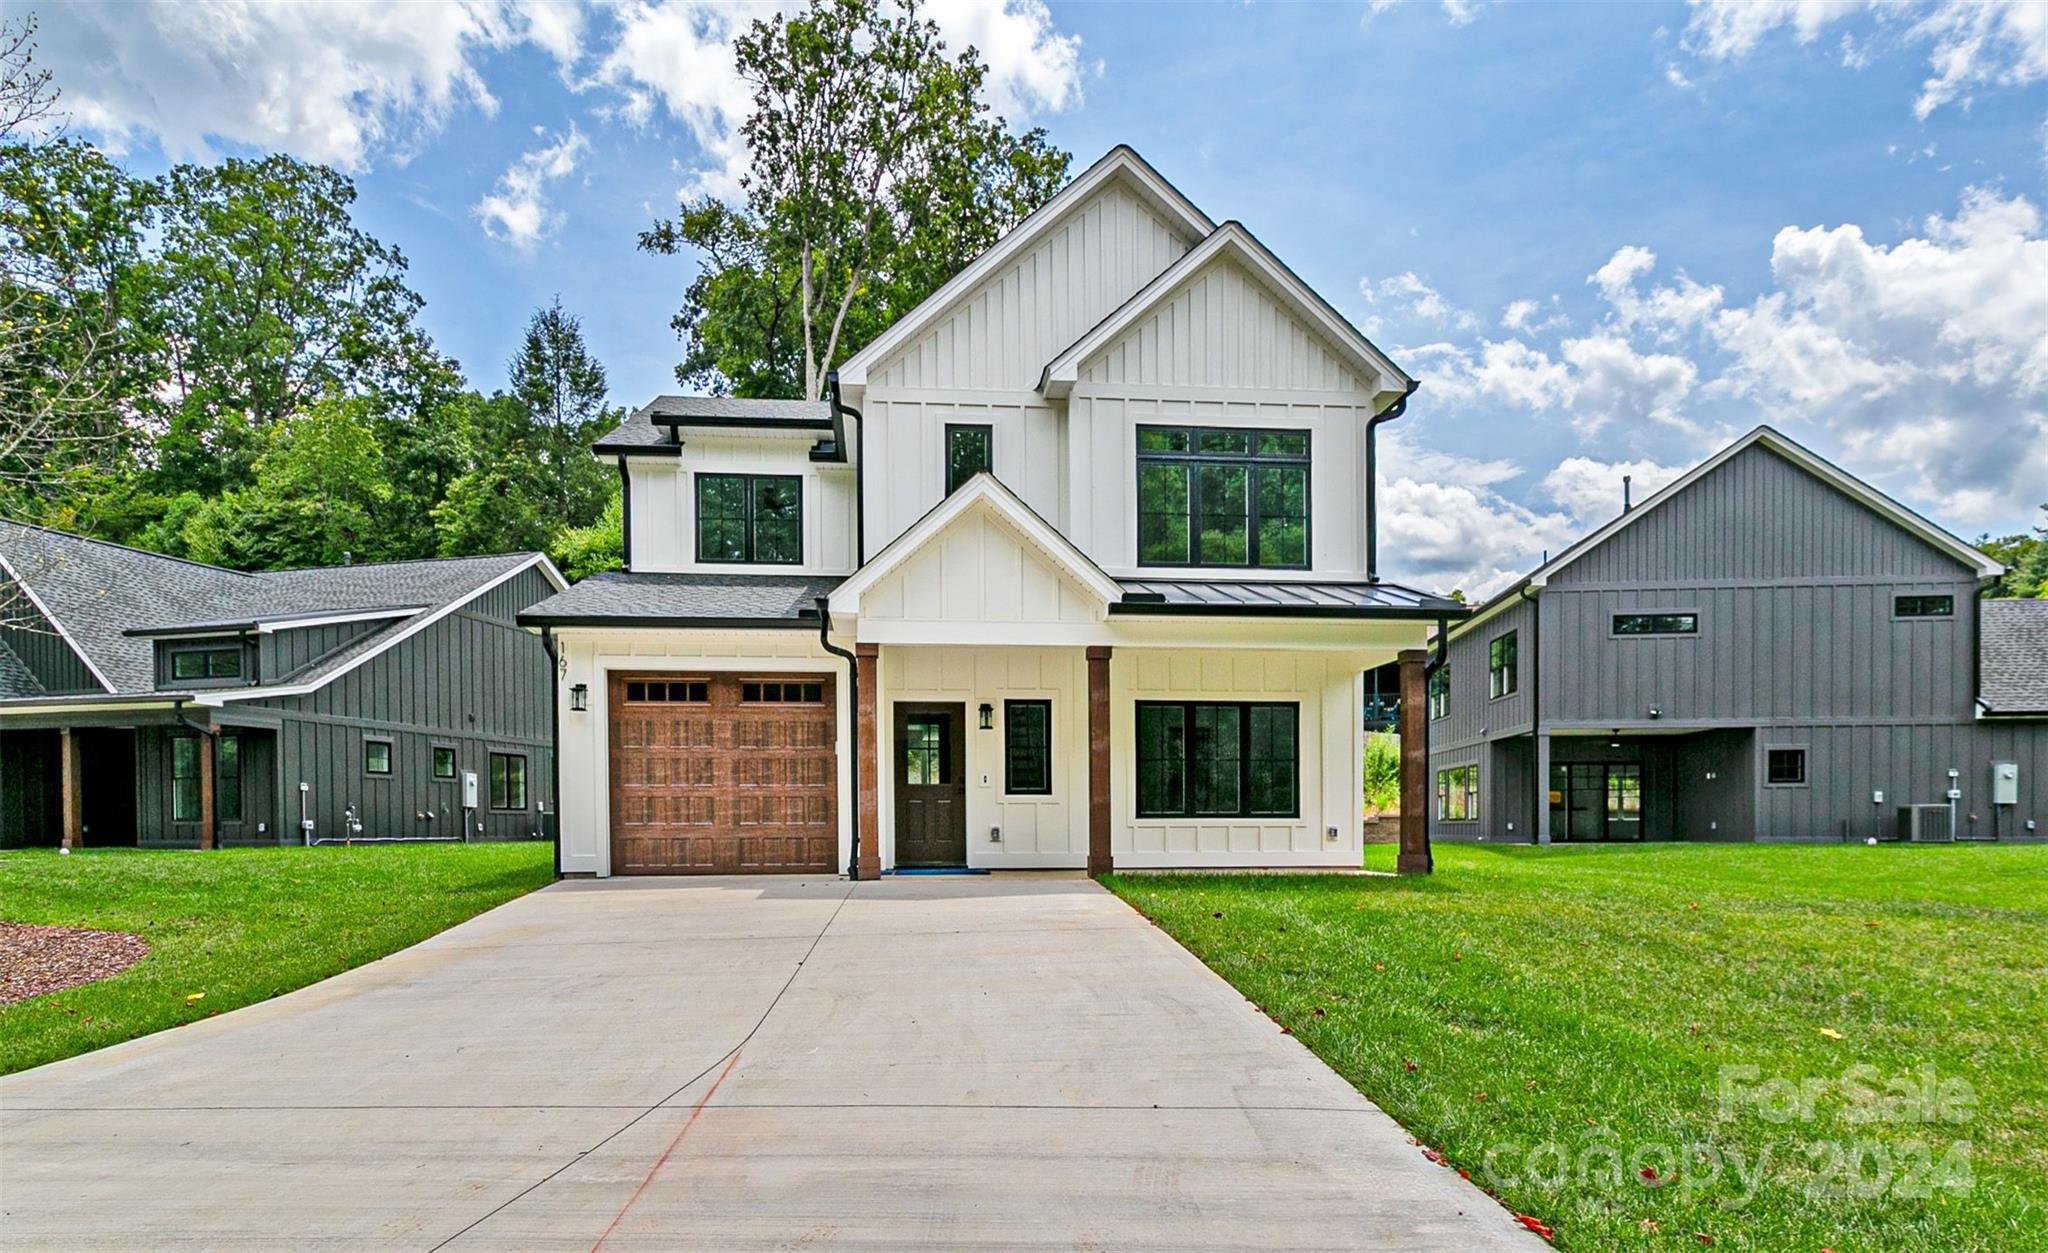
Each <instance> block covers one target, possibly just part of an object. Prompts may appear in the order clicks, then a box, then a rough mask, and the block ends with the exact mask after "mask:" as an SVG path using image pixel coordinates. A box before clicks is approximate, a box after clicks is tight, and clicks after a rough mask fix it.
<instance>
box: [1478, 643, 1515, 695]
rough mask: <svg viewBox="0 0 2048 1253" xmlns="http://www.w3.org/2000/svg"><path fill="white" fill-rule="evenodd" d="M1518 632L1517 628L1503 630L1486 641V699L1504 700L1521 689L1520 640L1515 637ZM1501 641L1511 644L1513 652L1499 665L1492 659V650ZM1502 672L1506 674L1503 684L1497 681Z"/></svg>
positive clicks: (1498, 645)
mask: <svg viewBox="0 0 2048 1253" xmlns="http://www.w3.org/2000/svg"><path fill="white" fill-rule="evenodd" d="M1519 634H1520V630H1519V628H1518V629H1516V630H1513V631H1503V632H1501V633H1500V634H1499V635H1496V636H1494V637H1493V638H1492V639H1490V640H1488V641H1486V692H1487V696H1486V699H1488V700H1506V699H1507V698H1508V697H1510V696H1513V695H1514V694H1515V693H1516V692H1518V691H1520V690H1521V687H1522V641H1521V640H1520V639H1519V638H1517V637H1518V636H1519ZM1503 643H1507V644H1510V645H1512V647H1513V649H1514V654H1515V655H1514V657H1513V658H1512V659H1510V660H1509V662H1508V664H1506V665H1501V664H1499V663H1498V662H1496V661H1495V660H1494V650H1495V649H1496V648H1499V647H1500V645H1501V644H1503ZM1502 651H1506V650H1502ZM1503 674H1505V675H1506V676H1507V682H1506V684H1505V685H1503V684H1501V683H1500V682H1499V677H1500V676H1501V675H1503Z"/></svg>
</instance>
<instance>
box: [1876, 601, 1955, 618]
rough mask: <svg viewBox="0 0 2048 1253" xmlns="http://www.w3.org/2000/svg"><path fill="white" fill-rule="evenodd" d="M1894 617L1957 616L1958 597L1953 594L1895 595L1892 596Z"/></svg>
mask: <svg viewBox="0 0 2048 1253" xmlns="http://www.w3.org/2000/svg"><path fill="white" fill-rule="evenodd" d="M1892 616H1893V617H1894V618H1953V617H1955V616H1956V598H1955V597H1953V596H1894V597H1892Z"/></svg>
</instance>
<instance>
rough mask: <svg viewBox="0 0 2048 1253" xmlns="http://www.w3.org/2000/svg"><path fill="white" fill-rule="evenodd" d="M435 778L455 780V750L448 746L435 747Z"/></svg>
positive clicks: (439, 745)
mask: <svg viewBox="0 0 2048 1253" xmlns="http://www.w3.org/2000/svg"><path fill="white" fill-rule="evenodd" d="M434 777H435V778H437V779H443V780H447V779H453V778H454V777H455V749H454V747H453V746H451V745H448V744H436V745H434Z"/></svg>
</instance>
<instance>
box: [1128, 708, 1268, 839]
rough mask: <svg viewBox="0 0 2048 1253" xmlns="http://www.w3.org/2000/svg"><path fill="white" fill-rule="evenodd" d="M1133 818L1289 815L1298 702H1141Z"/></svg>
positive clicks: (1265, 816) (1264, 816) (1266, 816)
mask: <svg viewBox="0 0 2048 1253" xmlns="http://www.w3.org/2000/svg"><path fill="white" fill-rule="evenodd" d="M1137 712H1138V763H1137V764H1138V817H1140V818H1293V817H1297V816H1299V814H1300V811H1301V759H1300V722H1301V707H1300V706H1299V705H1296V704H1292V703H1281V702H1258V701H1238V702H1212V701H1139V702H1138V711H1137Z"/></svg>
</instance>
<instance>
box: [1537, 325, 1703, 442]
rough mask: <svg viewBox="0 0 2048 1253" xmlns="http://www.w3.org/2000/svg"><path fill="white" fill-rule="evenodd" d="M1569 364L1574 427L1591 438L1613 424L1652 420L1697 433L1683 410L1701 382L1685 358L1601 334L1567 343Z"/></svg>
mask: <svg viewBox="0 0 2048 1253" xmlns="http://www.w3.org/2000/svg"><path fill="white" fill-rule="evenodd" d="M1560 351H1561V352H1562V353H1563V356H1564V359H1565V361H1566V362H1567V363H1568V364H1569V365H1570V366H1571V373H1572V383H1571V395H1570V399H1569V400H1568V401H1567V402H1566V403H1567V404H1568V405H1569V406H1570V409H1571V415H1572V425H1574V426H1576V427H1578V428H1579V429H1580V430H1581V431H1584V432H1586V433H1587V434H1592V433H1593V432H1595V431H1598V430H1599V429H1600V428H1602V427H1604V426H1606V425H1607V424H1608V423H1610V422H1616V421H1629V420H1631V419H1636V418H1649V419H1651V420H1653V421H1657V422H1663V423H1667V424H1669V425H1672V426H1676V427H1680V428H1681V429H1687V430H1690V429H1693V428H1692V427H1691V425H1690V424H1689V423H1687V422H1686V421H1685V419H1684V417H1683V414H1682V412H1681V406H1682V405H1683V404H1684V402H1685V400H1686V398H1687V397H1688V396H1690V395H1691V394H1692V389H1693V384H1694V383H1695V382H1697V381H1698V379H1699V367H1698V366H1695V365H1694V364H1693V363H1692V362H1691V361H1689V360H1687V359H1686V358H1684V357H1678V356H1673V355H1672V354H1670V353H1662V352H1640V351H1638V350H1637V349H1636V347H1635V346H1634V345H1633V344H1631V343H1629V341H1628V340H1626V339H1623V338H1621V337H1620V336H1617V335H1611V334H1606V333H1599V334H1594V335H1588V336H1586V337H1584V338H1582V339H1568V340H1566V341H1565V342H1564V344H1563V346H1562V348H1561V350H1560Z"/></svg>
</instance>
